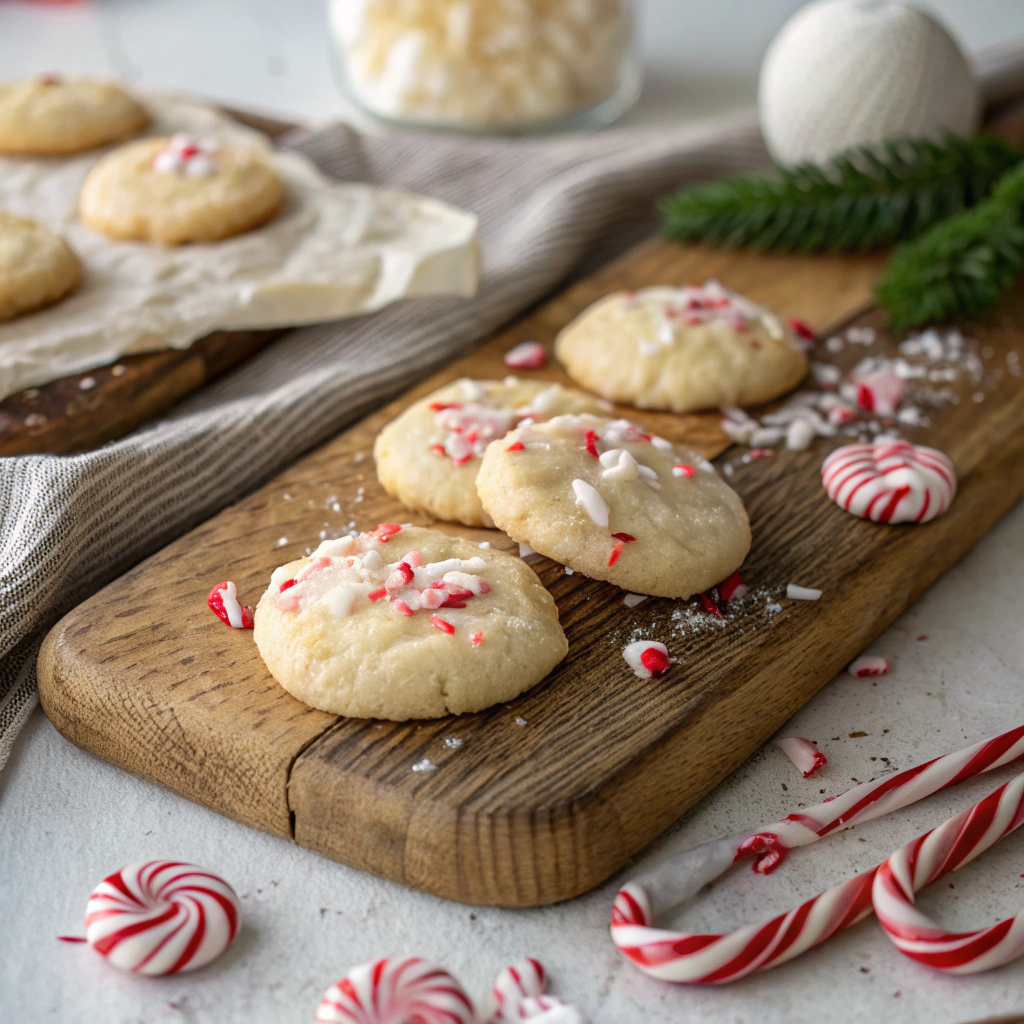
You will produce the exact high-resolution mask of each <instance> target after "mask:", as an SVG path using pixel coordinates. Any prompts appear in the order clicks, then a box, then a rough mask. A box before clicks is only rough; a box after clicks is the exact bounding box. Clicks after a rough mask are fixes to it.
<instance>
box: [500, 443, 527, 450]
mask: <svg viewBox="0 0 1024 1024" xmlns="http://www.w3.org/2000/svg"><path fill="white" fill-rule="evenodd" d="M525 448H526V445H525V444H523V442H522V441H513V442H512V443H511V444H510V445H509V446H508V447H507V448H506V449H505V451H507V452H521V451H523V449H525Z"/></svg>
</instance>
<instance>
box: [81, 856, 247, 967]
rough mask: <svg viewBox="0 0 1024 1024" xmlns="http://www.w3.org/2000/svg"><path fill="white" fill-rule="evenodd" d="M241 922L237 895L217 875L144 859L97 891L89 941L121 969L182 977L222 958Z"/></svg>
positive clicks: (88, 919) (89, 909)
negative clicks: (221, 955)
mask: <svg viewBox="0 0 1024 1024" xmlns="http://www.w3.org/2000/svg"><path fill="white" fill-rule="evenodd" d="M238 917H239V904H238V896H237V895H236V894H235V890H234V889H232V888H231V886H230V885H228V883H227V882H225V881H224V879H223V878H220V877H219V876H218V875H215V874H213V873H212V872H210V871H207V870H206V869H205V868H201V867H197V866H196V865H195V864H185V863H183V862H182V861H174V860H140V861H136V862H135V863H134V864H129V865H128V866H127V867H123V868H121V870H120V871H116V872H115V873H114V874H112V875H108V876H107V877H106V878H104V879H103V881H102V882H100V884H99V885H98V886H96V888H95V889H94V890H93V893H92V895H91V896H90V897H89V903H88V905H87V906H86V908H85V937H86V941H87V942H88V943H89V945H90V946H92V948H93V949H95V950H96V951H97V952H98V953H100V954H102V955H103V956H105V957H106V958H107V960H108V961H109V962H110V963H111V964H113V966H114V967H117V968H119V969H120V970H122V971H131V972H133V973H135V974H149V975H159V974H177V973H179V972H182V971H194V970H196V969H197V968H199V967H203V966H204V965H206V964H208V963H209V962H210V961H211V960H214V959H216V958H217V957H218V956H220V954H221V953H223V952H224V950H225V949H227V948H228V946H230V945H231V943H232V942H233V941H234V938H235V935H236V934H237V933H238Z"/></svg>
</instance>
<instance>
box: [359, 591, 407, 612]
mask: <svg viewBox="0 0 1024 1024" xmlns="http://www.w3.org/2000/svg"><path fill="white" fill-rule="evenodd" d="M367 596H369V595H367ZM391 607H392V608H394V609H395V611H396V612H401V613H402V614H403V615H412V614H413V611H412V609H411V608H410V607H409V606H408V605H407V604H406V603H405V602H404V601H392V602H391Z"/></svg>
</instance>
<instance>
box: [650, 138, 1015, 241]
mask: <svg viewBox="0 0 1024 1024" xmlns="http://www.w3.org/2000/svg"><path fill="white" fill-rule="evenodd" d="M1022 158H1024V151H1022V150H1020V149H1017V148H1016V147H1014V146H1011V145H1010V144H1009V143H1007V142H1004V141H1003V140H1001V139H997V138H994V137H991V136H984V135H979V136H976V137H974V138H971V139H964V138H959V137H957V136H954V135H949V136H947V137H946V138H945V140H944V141H943V142H942V143H941V144H940V143H935V142H925V141H920V140H900V141H894V142H889V143H886V144H885V145H884V146H883V147H882V149H881V151H880V152H875V151H873V150H871V149H866V148H862V149H854V150H850V151H849V152H847V153H844V154H843V155H842V156H840V157H838V158H836V159H835V160H833V161H832V162H830V163H829V164H828V165H827V166H826V167H824V168H822V167H816V166H814V165H813V164H800V165H798V166H796V167H791V168H779V169H777V170H775V171H774V172H772V173H769V174H766V175H740V176H736V177H729V178H722V179H719V180H718V181H713V182H711V183H709V184H705V185H698V186H696V187H694V188H686V189H683V190H682V191H680V192H677V193H676V194H675V195H672V196H669V197H666V198H665V199H663V200H662V201H661V204H660V209H661V212H662V213H663V215H664V218H665V227H664V230H665V233H666V234H668V235H669V236H670V237H672V238H675V239H677V240H679V241H683V242H696V241H702V242H708V243H711V244H712V245H717V246H722V247H726V248H733V247H735V246H741V245H742V246H748V247H750V248H752V249H755V250H766V249H771V250H775V251H779V252H814V251H824V252H865V251H868V250H872V249H881V248H886V247H888V246H892V245H894V244H896V243H897V242H900V241H903V240H905V239H910V238H914V237H916V236H918V235H920V234H922V233H923V232H924V231H927V230H928V229H929V228H932V227H933V226H934V225H936V224H938V223H940V222H942V221H944V220H946V219H947V218H949V217H952V216H953V215H955V214H958V213H960V212H961V211H963V210H965V209H967V208H969V207H972V206H974V205H975V204H976V203H978V202H979V201H981V200H982V199H984V198H985V197H986V196H987V195H988V194H989V193H990V192H991V190H992V188H993V186H994V185H995V183H996V181H997V180H998V179H999V178H1000V177H1001V176H1002V175H1003V174H1004V173H1005V172H1006V171H1007V170H1009V168H1011V167H1012V166H1013V165H1014V164H1016V163H1018V162H1019V161H1020V160H1021V159H1022Z"/></svg>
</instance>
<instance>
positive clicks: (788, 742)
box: [775, 736, 828, 779]
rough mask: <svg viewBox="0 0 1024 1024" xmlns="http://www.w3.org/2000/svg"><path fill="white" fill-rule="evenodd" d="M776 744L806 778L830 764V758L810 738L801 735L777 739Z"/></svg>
mask: <svg viewBox="0 0 1024 1024" xmlns="http://www.w3.org/2000/svg"><path fill="white" fill-rule="evenodd" d="M775 746H777V747H778V748H779V749H780V750H781V751H782V752H783V753H784V754H785V755H786V757H788V758H789V759H790V761H792V762H793V764H794V765H795V766H796V768H797V770H798V771H799V772H800V774H801V775H803V777H804V778H805V779H807V778H810V777H811V776H812V775H813V774H814V773H815V772H816V771H818V770H819V769H821V768H824V767H825V765H827V764H828V758H827V757H826V756H825V755H824V754H823V753H822V752H821V751H820V750H819V749H818V748H817V747H816V746H815V745H814V744H813V743H812V742H811V741H810V740H805V739H802V738H801V737H799V736H787V737H786V738H785V739H781V740H776V741H775Z"/></svg>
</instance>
